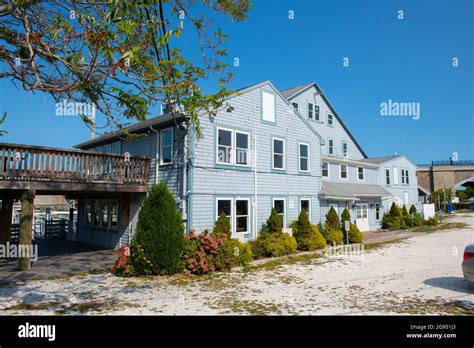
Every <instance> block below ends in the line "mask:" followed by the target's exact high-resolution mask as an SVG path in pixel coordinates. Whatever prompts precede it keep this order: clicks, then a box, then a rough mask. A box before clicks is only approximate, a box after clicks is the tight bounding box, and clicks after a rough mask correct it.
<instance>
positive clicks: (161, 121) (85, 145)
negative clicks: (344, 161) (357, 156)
mask: <svg viewBox="0 0 474 348" xmlns="http://www.w3.org/2000/svg"><path fill="white" fill-rule="evenodd" d="M265 85H269V86H270V87H271V88H272V89H273V90H274V92H275V93H276V94H277V95H279V96H280V98H281V99H282V100H283V101H284V102H285V103H286V104H287V105H288V106H289V107H290V106H291V104H290V102H289V101H288V100H287V99H286V98H285V97H284V96H283V95H282V94H281V92H280V91H279V90H278V89H277V88H276V87H275V86H274V85H273V83H271V81H270V80H265V81H262V82H259V83H256V84H253V85H250V86H247V87H243V88H240V89H238V90H236V91H235V93H232V94H231V95H229V96H228V97H227V98H225V99H224V100H228V99H231V98H234V97H236V96H239V95H241V94H243V93H247V92H250V91H252V90H254V89H256V88H260V87H262V86H265ZM294 111H295V113H296V114H297V115H298V117H299V118H300V119H301V120H302V121H303V123H305V124H306V125H307V126H308V127H309V129H310V130H311V131H312V132H313V133H314V134H315V135H316V136H317V137H318V138H319V141H320V144H321V145H324V144H325V141H324V139H323V137H322V136H321V135H320V134H319V133H318V132H317V131H316V130H315V129H314V128H313V126H312V125H311V124H310V123H309V122H308V120H306V118H305V117H303V116H302V115H301V114H300V113H299V112H298V111H297V110H294ZM186 119H187V117H186V116H180V117H176V121H179V122H181V121H184V120H186ZM174 121H175V120H174V118H173V115H172V114H171V113H168V114H165V115H162V116H156V117H152V118H150V119H148V120H146V121H144V122H138V123H135V124H133V125H131V126H128V127H125V128H124V129H123V130H121V131H116V132H111V133H107V134H104V135H101V136H99V137H97V138H94V139H91V140H88V141H85V142H82V143H80V144H77V145H74V146H73V147H75V148H78V149H89V148H91V147H95V146H97V145H101V144H106V143H108V142H110V141H111V140H114V139H119V138H120V137H121V136H123V135H124V134H125V132H129V133H140V132H143V131H146V130H147V129H149V128H150V127H153V126H158V125H161V126H164V125H167V124H172V123H173V122H174Z"/></svg>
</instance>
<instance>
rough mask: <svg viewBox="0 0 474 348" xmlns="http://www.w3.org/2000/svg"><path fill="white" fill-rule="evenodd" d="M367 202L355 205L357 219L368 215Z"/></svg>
mask: <svg viewBox="0 0 474 348" xmlns="http://www.w3.org/2000/svg"><path fill="white" fill-rule="evenodd" d="M367 210H368V208H367V204H361V205H356V217H357V219H366V218H367V216H368V211H367Z"/></svg>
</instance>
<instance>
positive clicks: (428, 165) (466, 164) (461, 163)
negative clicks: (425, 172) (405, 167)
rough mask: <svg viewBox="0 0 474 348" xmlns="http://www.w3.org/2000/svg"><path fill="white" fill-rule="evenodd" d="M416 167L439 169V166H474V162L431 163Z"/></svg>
mask: <svg viewBox="0 0 474 348" xmlns="http://www.w3.org/2000/svg"><path fill="white" fill-rule="evenodd" d="M417 166H418V167H441V166H458V167H462V166H474V160H464V161H451V160H449V161H432V162H431V163H429V164H427V163H423V164H417Z"/></svg>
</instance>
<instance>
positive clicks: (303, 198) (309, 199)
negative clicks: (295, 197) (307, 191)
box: [299, 197, 311, 222]
mask: <svg viewBox="0 0 474 348" xmlns="http://www.w3.org/2000/svg"><path fill="white" fill-rule="evenodd" d="M302 201H308V202H309V211H308V217H309V221H310V222H311V198H309V197H302V198H300V211H299V212H300V213H301V202H302Z"/></svg>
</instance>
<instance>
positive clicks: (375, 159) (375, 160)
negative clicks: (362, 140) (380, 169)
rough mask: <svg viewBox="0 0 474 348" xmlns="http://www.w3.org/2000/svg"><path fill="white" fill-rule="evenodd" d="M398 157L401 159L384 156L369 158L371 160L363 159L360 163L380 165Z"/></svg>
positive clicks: (395, 156)
mask: <svg viewBox="0 0 474 348" xmlns="http://www.w3.org/2000/svg"><path fill="white" fill-rule="evenodd" d="M398 157H402V156H401V155H394V156H384V157H371V158H364V159H363V160H361V161H362V162H367V163H373V164H380V163H383V162H387V161H390V160H392V159H395V158H398Z"/></svg>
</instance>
